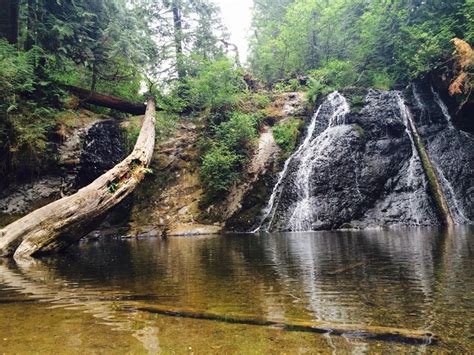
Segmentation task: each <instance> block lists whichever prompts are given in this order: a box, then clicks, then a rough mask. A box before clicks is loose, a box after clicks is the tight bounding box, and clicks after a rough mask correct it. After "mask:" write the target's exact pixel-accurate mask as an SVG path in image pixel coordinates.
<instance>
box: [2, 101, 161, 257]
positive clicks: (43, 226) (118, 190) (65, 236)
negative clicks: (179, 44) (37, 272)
mask: <svg viewBox="0 0 474 355" xmlns="http://www.w3.org/2000/svg"><path fill="white" fill-rule="evenodd" d="M154 145H155V103H154V101H153V100H149V101H148V104H147V110H146V114H145V118H144V120H143V125H142V128H141V131H140V135H139V136H138V140H137V143H136V144H135V148H134V149H133V152H132V153H131V154H130V155H129V156H128V157H127V158H125V160H123V161H122V162H121V163H119V164H117V165H116V166H115V167H113V168H112V169H111V170H109V171H108V172H106V173H105V174H103V175H102V176H100V177H98V178H97V179H96V180H95V181H93V182H92V183H91V184H90V185H88V186H86V187H84V188H82V189H80V190H79V191H78V192H77V193H75V194H74V195H71V196H67V197H64V198H62V199H60V200H58V201H55V202H53V203H50V204H49V205H46V206H44V207H42V208H40V209H37V210H36V211H33V212H32V213H30V214H28V215H26V216H25V217H23V218H21V219H19V220H17V221H15V222H13V223H12V224H10V225H8V226H6V227H5V228H4V229H1V230H0V256H11V255H13V254H14V257H15V258H24V257H29V256H35V255H39V254H43V253H50V252H56V251H60V250H62V249H65V248H67V247H68V246H69V245H70V244H72V243H74V242H76V241H78V240H79V239H80V238H82V237H83V236H84V235H86V234H87V233H88V232H90V231H91V228H93V225H94V223H95V222H96V221H97V220H100V219H101V218H102V217H103V216H104V215H105V214H106V213H107V211H108V210H110V209H111V208H112V207H114V206H116V205H117V204H118V203H120V201H122V200H123V199H124V198H125V197H126V196H127V195H129V194H130V193H131V192H132V191H133V190H134V189H135V187H136V186H137V185H138V183H139V182H140V181H141V180H142V179H143V177H144V175H145V172H146V170H145V169H146V168H147V167H148V165H149V163H150V160H151V157H152V154H153V148H154Z"/></svg>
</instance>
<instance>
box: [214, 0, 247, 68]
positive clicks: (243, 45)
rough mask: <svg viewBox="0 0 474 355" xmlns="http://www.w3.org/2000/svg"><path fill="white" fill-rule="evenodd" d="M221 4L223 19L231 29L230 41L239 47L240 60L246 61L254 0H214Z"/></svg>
mask: <svg viewBox="0 0 474 355" xmlns="http://www.w3.org/2000/svg"><path fill="white" fill-rule="evenodd" d="M213 1H214V2H215V3H216V4H217V5H219V6H220V8H221V12H222V20H223V22H224V25H226V27H227V28H228V29H229V32H230V42H232V43H234V44H235V45H237V47H239V54H240V60H241V61H242V62H245V61H246V59H247V51H248V40H247V37H248V33H249V29H250V21H251V16H252V13H251V8H252V5H253V0H213Z"/></svg>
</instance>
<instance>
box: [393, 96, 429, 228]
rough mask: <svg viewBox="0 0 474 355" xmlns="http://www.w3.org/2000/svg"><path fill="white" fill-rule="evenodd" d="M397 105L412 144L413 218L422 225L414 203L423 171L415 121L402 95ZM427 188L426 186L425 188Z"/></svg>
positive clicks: (409, 172) (409, 179)
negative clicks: (411, 126) (414, 132)
mask: <svg viewBox="0 0 474 355" xmlns="http://www.w3.org/2000/svg"><path fill="white" fill-rule="evenodd" d="M397 103H398V107H399V109H400V115H401V118H402V120H403V123H404V125H405V132H406V134H407V135H408V137H410V143H411V157H410V161H409V163H408V164H409V165H408V175H407V176H406V179H407V185H408V187H409V188H410V189H411V190H412V191H413V193H412V195H411V196H410V205H411V207H412V213H413V217H414V219H415V221H416V223H417V224H420V221H421V220H422V218H421V216H420V215H419V213H418V212H419V210H418V208H417V207H416V205H415V202H414V196H413V195H414V193H415V191H416V190H417V189H418V188H419V187H420V186H419V185H420V179H419V178H417V177H419V176H420V173H421V171H420V169H421V159H420V156H419V155H418V151H417V149H416V146H415V138H414V137H413V132H412V131H411V129H410V124H411V123H410V121H413V118H412V117H411V112H410V110H409V109H408V107H407V106H406V104H405V101H404V100H403V98H402V97H401V95H400V93H397ZM423 185H425V184H423ZM423 187H425V186H423Z"/></svg>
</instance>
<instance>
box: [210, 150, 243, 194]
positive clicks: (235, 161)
mask: <svg viewBox="0 0 474 355" xmlns="http://www.w3.org/2000/svg"><path fill="white" fill-rule="evenodd" d="M240 159H241V157H240V156H239V155H238V154H236V153H234V152H232V151H231V150H230V149H229V148H228V147H226V146H225V145H218V146H216V147H213V148H211V150H210V151H209V152H208V153H207V154H206V155H205V156H204V157H203V161H202V166H201V181H202V183H203V185H204V187H205V189H206V192H207V194H208V195H209V196H210V197H211V198H215V197H217V196H218V195H219V194H220V193H225V192H227V191H228V190H229V188H230V186H231V185H232V184H233V183H234V182H235V181H236V180H237V179H238V177H239V174H238V165H239V160H240Z"/></svg>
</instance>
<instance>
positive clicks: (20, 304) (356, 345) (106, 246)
mask: <svg viewBox="0 0 474 355" xmlns="http://www.w3.org/2000/svg"><path fill="white" fill-rule="evenodd" d="M473 233H474V230H473V229H472V228H457V229H455V230H451V231H446V230H442V229H428V228H412V229H399V230H390V231H374V230H372V231H358V232H307V233H280V234H265V235H224V236H203V237H196V238H170V239H169V240H167V241H160V240H159V239H156V238H149V239H138V240H123V239H119V238H117V239H115V238H110V239H103V240H99V241H95V242H89V243H82V244H80V245H78V246H74V247H73V248H71V249H70V250H69V251H68V252H67V253H66V254H64V255H61V257H58V258H51V259H46V260H43V261H40V262H37V263H33V264H23V263H21V264H14V263H13V262H2V263H0V314H1V315H2V317H0V334H1V337H0V347H1V350H2V352H5V353H7V354H9V353H31V352H35V353H52V352H55V353H68V354H69V353H77V351H78V350H77V349H81V351H82V352H83V353H103V352H114V353H117V352H120V353H134V354H158V353H190V352H194V353H206V354H208V353H262V352H264V353H283V352H286V353H305V352H306V353H308V352H310V353H311V352H314V351H319V352H323V353H325V352H331V351H333V350H335V351H337V352H342V353H353V352H360V351H364V352H367V351H372V352H379V353H380V352H385V353H387V352H389V353H393V352H398V353H400V352H402V353H417V352H423V351H428V352H441V353H442V352H445V351H448V350H449V351H451V352H455V353H469V352H472V351H473V350H474V341H473V339H472V329H471V324H470V320H471V316H472V313H473V312H474V304H473V303H472V295H473V292H474V254H473V253H474V244H473V243H474V234H473ZM156 307H158V308H160V309H161V308H164V309H166V307H170V308H172V309H179V310H183V311H189V312H191V311H201V312H212V313H213V314H220V315H222V316H239V315H240V316H245V317H248V318H255V319H271V320H275V321H278V322H292V321H295V320H299V321H307V322H311V321H323V322H330V323H331V324H340V325H346V326H348V325H360V326H361V327H363V326H381V327H395V328H397V329H409V330H413V331H417V330H423V331H430V332H432V333H433V334H435V336H436V337H437V339H439V341H438V343H437V344H436V345H410V344H403V343H399V342H391V341H381V340H371V339H368V338H364V337H360V336H359V337H358V336H354V334H348V335H347V336H337V335H334V334H332V333H331V332H330V331H329V330H328V332H326V333H325V334H321V335H320V334H314V333H307V332H298V331H297V332H294V331H287V330H282V329H281V328H278V327H265V326H255V325H248V324H231V323H228V322H227V323H226V322H220V321H216V320H202V319H191V318H177V317H174V316H171V315H163V314H161V315H159V314H153V313H149V312H147V311H146V309H148V308H151V309H153V308H156ZM12 319H14V320H15V323H14V326H12ZM428 343H429V339H427V342H426V344H428ZM427 346H428V347H427Z"/></svg>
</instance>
